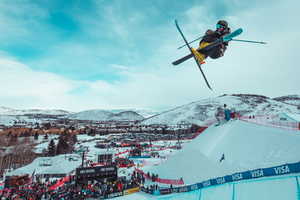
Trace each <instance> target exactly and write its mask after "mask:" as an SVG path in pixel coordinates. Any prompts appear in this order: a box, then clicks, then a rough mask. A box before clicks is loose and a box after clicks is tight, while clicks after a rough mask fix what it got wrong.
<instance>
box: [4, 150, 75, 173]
mask: <svg viewBox="0 0 300 200" xmlns="http://www.w3.org/2000/svg"><path fill="white" fill-rule="evenodd" d="M80 164H81V158H80V156H79V155H77V154H63V155H58V156H53V157H39V158H36V159H35V160H34V161H33V162H32V163H30V164H29V165H26V166H24V167H21V168H18V169H16V170H14V171H12V172H8V173H7V174H6V176H12V175H23V174H29V175H31V174H33V173H34V174H39V175H53V176H55V175H66V174H69V173H70V172H72V171H73V170H75V169H76V168H77V167H79V166H80Z"/></svg>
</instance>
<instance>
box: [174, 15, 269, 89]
mask: <svg viewBox="0 0 300 200" xmlns="http://www.w3.org/2000/svg"><path fill="white" fill-rule="evenodd" d="M175 25H176V28H177V30H178V31H179V33H180V35H181V36H182V38H183V40H184V42H185V45H183V46H187V47H188V48H189V50H190V52H191V53H190V54H189V55H187V56H184V57H182V58H180V59H178V60H176V61H174V62H173V63H172V64H173V65H178V64H180V63H182V62H184V61H186V60H188V59H190V58H191V57H194V59H195V61H196V63H197V66H198V68H199V70H200V72H201V74H202V76H203V78H204V80H205V83H206V85H207V87H208V88H209V89H210V90H212V88H211V86H210V85H209V83H208V81H207V79H206V76H205V74H204V72H203V70H202V68H201V63H199V62H198V60H197V59H196V56H195V55H194V53H193V52H192V49H191V46H190V43H191V42H190V43H189V42H188V41H187V40H186V38H185V36H184V34H183V33H182V30H181V29H180V27H179V25H178V21H177V20H175ZM242 32H243V29H242V28H239V29H237V30H235V31H233V32H232V33H230V34H227V35H225V36H224V37H222V38H220V39H218V40H216V41H214V42H213V43H211V44H209V45H208V46H206V47H204V48H202V49H197V51H198V52H199V53H204V52H205V51H208V50H210V49H211V48H214V47H215V46H218V45H220V44H222V43H223V42H229V41H232V40H234V39H233V38H234V37H236V36H238V35H240V34H241V33H242ZM198 39H199V38H198ZM194 41H196V40H193V41H192V42H194ZM235 41H241V42H252V43H260V44H265V42H256V41H249V40H235ZM183 46H181V47H183ZM181 47H180V48H181Z"/></svg>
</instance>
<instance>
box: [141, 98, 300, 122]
mask: <svg viewBox="0 0 300 200" xmlns="http://www.w3.org/2000/svg"><path fill="white" fill-rule="evenodd" d="M224 104H226V105H227V108H229V109H234V110H235V111H237V112H239V113H241V114H248V115H268V116H271V115H276V114H279V113H282V112H283V113H291V114H299V113H300V110H298V109H297V106H294V105H288V104H286V103H282V102H280V101H276V100H273V99H270V98H268V97H264V96H258V95H223V96H220V97H216V98H209V99H202V100H200V101H196V102H192V103H189V104H186V105H182V106H179V107H176V108H174V109H171V110H168V111H165V112H162V113H161V114H159V115H157V116H153V117H150V118H149V119H146V120H144V121H143V122H142V124H178V123H183V122H187V123H194V124H198V125H206V123H207V121H208V120H211V119H214V118H215V112H216V110H217V108H218V107H223V106H224Z"/></svg>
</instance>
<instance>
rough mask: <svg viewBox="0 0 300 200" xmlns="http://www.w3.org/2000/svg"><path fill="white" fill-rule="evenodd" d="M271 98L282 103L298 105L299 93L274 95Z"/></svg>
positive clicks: (299, 103)
mask: <svg viewBox="0 0 300 200" xmlns="http://www.w3.org/2000/svg"><path fill="white" fill-rule="evenodd" d="M273 99H274V100H276V101H280V102H283V103H287V104H292V105H296V106H300V95H287V96H282V97H276V98H273Z"/></svg>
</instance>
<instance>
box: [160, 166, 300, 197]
mask: <svg viewBox="0 0 300 200" xmlns="http://www.w3.org/2000/svg"><path fill="white" fill-rule="evenodd" d="M293 173H300V162H297V163H291V164H284V165H279V166H275V167H269V168H261V169H255V170H249V171H245V172H238V173H234V174H231V175H226V176H222V177H217V178H214V179H210V180H206V181H203V182H201V183H196V184H193V185H188V186H182V187H176V188H172V189H161V190H160V194H170V193H179V192H190V191H193V190H198V189H201V188H205V187H209V186H212V185H221V184H224V183H230V182H235V181H241V180H247V179H255V178H262V177H268V176H280V175H285V174H293Z"/></svg>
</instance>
